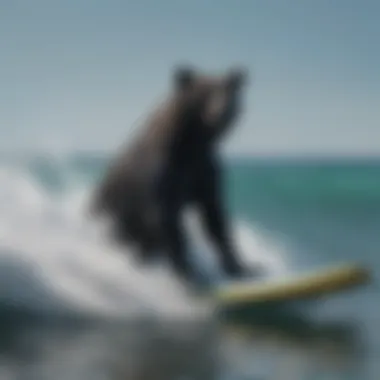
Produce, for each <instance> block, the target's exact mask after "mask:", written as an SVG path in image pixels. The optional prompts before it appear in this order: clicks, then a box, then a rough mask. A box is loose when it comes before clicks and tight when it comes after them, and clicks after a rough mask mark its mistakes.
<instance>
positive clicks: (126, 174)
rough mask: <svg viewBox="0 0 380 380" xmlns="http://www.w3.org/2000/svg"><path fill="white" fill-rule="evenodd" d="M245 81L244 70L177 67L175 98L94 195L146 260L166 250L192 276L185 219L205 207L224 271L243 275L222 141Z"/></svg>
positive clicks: (97, 206) (155, 116)
mask: <svg viewBox="0 0 380 380" xmlns="http://www.w3.org/2000/svg"><path fill="white" fill-rule="evenodd" d="M245 79H246V78H245V76H244V74H243V72H242V71H238V70H236V71H231V72H230V73H228V74H226V75H224V76H210V75H201V74H199V73H197V72H196V71H195V70H192V69H189V68H178V69H177V70H175V72H174V80H173V84H174V89H172V94H171V96H170V97H169V99H168V100H167V101H166V102H165V103H164V104H162V105H161V106H159V107H158V109H157V110H156V112H154V113H153V115H151V117H150V118H149V119H148V120H147V121H146V124H145V129H144V130H143V131H142V134H141V135H140V136H139V137H138V138H137V139H136V140H135V141H134V143H133V145H132V146H131V147H130V148H129V149H125V150H123V151H122V152H121V155H120V156H119V157H117V158H116V159H115V160H114V163H113V164H112V166H111V167H110V169H109V171H108V173H106V177H105V178H104V180H103V182H102V183H101V185H100V187H99V189H98V191H97V194H96V199H95V209H96V210H98V211H99V210H103V211H105V212H107V213H108V214H109V215H111V216H112V218H113V220H114V225H115V233H116V235H117V237H118V239H119V240H120V241H122V242H129V243H135V244H136V245H137V246H138V247H139V249H140V252H141V255H142V256H143V257H147V256H149V255H150V253H151V252H153V251H154V250H157V249H161V248H164V249H165V252H167V254H168V257H169V258H170V262H171V263H172V264H173V266H174V269H175V270H176V271H177V273H179V274H180V275H183V276H190V275H191V274H192V268H191V267H190V265H189V262H188V257H187V254H186V244H185V241H184V240H185V238H184V231H183V226H182V224H181V212H182V210H183V209H184V206H187V205H190V204H192V205H194V206H196V207H198V208H199V210H200V212H201V214H202V216H203V221H204V227H205V229H206V230H207V231H208V234H209V236H210V237H211V239H212V240H213V242H214V243H215V245H216V248H217V249H218V251H219V253H220V257H221V259H222V265H223V268H224V270H225V271H226V272H227V273H228V274H230V275H241V274H242V272H243V268H242V266H241V265H240V263H239V262H238V256H237V253H236V252H235V248H234V247H233V244H232V242H231V236H230V227H229V225H228V218H227V217H226V212H225V210H224V206H223V195H222V183H221V181H222V179H221V174H222V170H221V164H220V162H219V159H218V156H217V152H216V146H217V142H218V141H219V139H220V137H221V136H222V135H223V134H224V132H225V131H227V130H229V128H230V127H231V126H232V125H233V124H234V123H235V120H236V118H237V117H238V116H239V114H240V108H239V107H240V103H241V99H240V97H241V92H242V90H241V87H242V86H243V85H244V84H245ZM223 94H224V95H225V97H224V99H225V101H224V102H223V101H219V104H222V106H221V107H219V109H218V108H217V111H212V110H213V108H212V100H213V99H214V100H216V101H217V99H218V97H217V96H218V95H223ZM226 99H227V100H226ZM213 112H214V113H213Z"/></svg>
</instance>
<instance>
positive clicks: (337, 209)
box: [0, 155, 380, 380]
mask: <svg viewBox="0 0 380 380" xmlns="http://www.w3.org/2000/svg"><path fill="white" fill-rule="evenodd" d="M106 164H107V159H106V158H103V157H95V156H90V155H75V156H71V157H59V158H57V157H46V156H39V157H37V156H33V157H24V158H18V159H17V160H16V159H14V158H8V159H5V158H4V159H3V165H2V166H0V167H1V168H2V170H1V171H0V172H1V178H0V181H2V186H3V187H2V189H1V190H0V207H1V209H2V215H3V216H2V219H0V222H1V223H0V226H1V227H2V233H3V245H2V247H0V252H3V253H4V254H5V253H6V254H8V253H9V251H14V252H18V251H21V250H23V251H25V252H26V251H28V255H27V257H28V260H32V258H33V260H34V259H35V258H36V257H38V259H39V260H40V261H39V262H38V263H39V264H38V265H42V264H41V263H42V260H44V262H45V261H46V262H47V261H48V260H51V254H49V252H48V250H47V246H48V243H46V242H45V240H44V239H45V238H46V235H49V236H50V235H52V234H53V225H54V233H56V234H57V236H59V237H60V239H62V241H65V243H67V242H68V241H70V242H71V243H70V246H67V247H66V248H65V249H67V250H71V251H75V252H76V256H77V257H82V258H83V262H82V263H81V265H82V266H81V267H80V268H81V270H82V271H84V270H85V269H84V268H85V266H86V265H87V267H89V266H93V265H95V264H94V261H91V259H86V260H87V261H86V260H84V257H87V256H86V255H91V253H89V252H90V251H91V246H90V245H89V244H88V243H87V242H86V243H84V242H83V238H82V236H81V234H82V232H81V231H82V228H85V225H86V223H83V221H82V219H80V220H81V223H79V224H78V225H76V227H75V228H73V225H74V224H75V223H77V222H78V218H77V213H78V207H80V205H81V204H82V203H81V202H82V200H83V199H87V198H88V195H89V191H91V190H92V189H93V186H94V184H95V183H96V181H97V180H98V179H99V177H100V176H101V174H102V172H103V170H104V169H105V167H106ZM225 179H226V198H227V201H228V203H229V207H230V211H231V214H232V215H233V217H234V218H235V220H236V221H237V222H239V221H244V222H245V224H248V225H249V226H250V229H251V231H252V236H251V238H252V239H254V240H255V239H256V240H257V239H259V240H260V242H262V243H261V244H256V245H255V244H253V245H252V246H251V251H252V255H257V256H261V257H262V258H263V259H265V257H266V256H268V257H269V256H273V251H276V252H275V253H276V254H277V256H276V255H275V260H280V261H281V263H282V264H283V266H285V269H286V270H287V271H289V272H301V271H305V270H312V269H316V268H318V267H322V266H328V265H332V264H340V263H346V262H347V261H350V262H351V261H354V262H359V263H362V264H364V265H367V266H369V267H370V268H371V269H372V270H373V274H374V279H375V283H374V285H371V286H369V287H368V288H365V289H360V290H357V291H355V292H350V293H347V294H342V295H339V296H334V297H332V298H329V299H327V300H325V301H323V302H319V303H318V304H316V305H312V306H311V307H309V306H305V308H304V309H303V307H301V309H299V311H298V312H299V313H300V314H301V315H302V316H304V317H305V316H307V315H309V316H310V315H311V317H312V318H311V322H310V323H311V326H313V323H318V326H330V325H335V326H338V327H339V328H338V330H339V329H341V328H342V327H343V326H345V327H347V326H348V327H347V328H348V330H349V331H351V327H350V326H353V327H355V328H356V330H355V331H356V335H355V339H353V338H352V339H351V340H349V341H345V343H341V346H342V345H343V346H344V348H345V349H346V351H350V350H348V348H352V347H354V348H355V350H356V351H355V350H354V353H352V350H351V351H350V352H351V353H350V355H351V356H347V355H348V354H347V352H346V351H345V350H343V351H344V352H345V353H344V354H342V352H341V351H339V350H338V351H339V352H338V351H334V352H338V354H339V355H341V356H342V355H343V356H342V358H343V359H342V358H341V360H340V367H339V369H336V368H335V367H334V368H335V369H334V371H338V372H339V371H340V372H339V373H338V372H336V373H335V376H336V377H335V378H338V379H339V378H342V379H343V378H345V379H348V378H350V377H349V375H350V376H351V378H352V379H363V380H364V379H371V380H372V379H377V378H378V374H379V373H380V364H379V363H378V360H377V357H379V355H380V329H379V327H380V302H379V299H380V297H379V296H380V293H379V289H378V287H377V282H376V281H377V279H378V277H379V272H380V255H379V253H380V237H379V230H380V161H376V160H373V161H370V160H367V161H364V160H363V161H354V160H346V161H344V160H343V161H342V160H341V161H333V160H314V161H311V160H309V161H302V162H301V161H296V160H287V161H286V160H258V159H257V160H235V161H232V162H230V163H229V164H228V170H227V172H226V178H225ZM62 220H64V221H65V223H66V224H65V223H63V222H62ZM11 223H13V224H11ZM11 225H12V226H13V227H9V226H11ZM7 226H8V227H9V228H8V229H7ZM15 226H17V228H20V229H22V230H20V232H17V231H18V230H17V231H16V230H15V228H16V227H15ZM31 231H33V232H31ZM47 231H48V232H47ZM36 234H37V235H38V234H40V235H38V236H39V237H37V238H34V239H33V238H32V236H34V237H35V236H37V235H36ZM21 236H23V238H22V239H21ZM256 240H255V241H256ZM32 241H33V244H32V243H31V242H32ZM57 241H58V240H57ZM57 241H56V243H55V244H61V243H57ZM59 241H60V242H61V240H59ZM49 244H51V243H49ZM86 244H87V245H86ZM84 245H86V247H85V248H83V246H84ZM30 247H32V248H33V249H30V250H29V248H30ZM49 247H50V249H53V250H54V249H55V248H51V245H50V246H49ZM55 247H56V245H55ZM79 247H81V249H84V251H86V252H85V253H83V255H82V254H79V253H78V252H79ZM269 247H270V248H269ZM42 248H43V249H42ZM29 251H30V252H29ZM42 251H44V252H45V254H44V255H42V253H41V252H42ZM25 252H24V253H25ZM46 252H47V253H46ZM54 252H55V251H54ZM81 255H82V256H81ZM103 256H104V255H103ZM23 257H24V256H23ZM57 257H58V256H57ZM63 257H66V256H65V255H63V256H59V258H57V261H56V262H54V270H56V271H57V272H56V273H58V271H59V270H60V269H59V268H60V267H59V265H58V264H57V263H58V262H59V263H60V262H61V261H62V260H63V259H62V258H63ZM278 257H280V259H278ZM104 260H106V259H104ZM14 261H15V262H17V259H14ZM24 261H25V260H24V259H23V262H24ZM0 264H1V263H0ZM4 265H5V264H4ZM7 265H8V263H7ZM38 265H37V266H38ZM99 265H100V267H101V266H102V265H103V264H99ZM103 266H104V265H103ZM0 267H1V265H0ZM6 268H8V269H7V270H6V273H7V276H8V277H10V275H9V272H10V271H9V265H8V266H6ZM12 268H13V269H12V271H13V272H12V273H13V274H14V276H17V275H18V271H19V269H18V266H17V264H12ZM49 268H53V265H51V266H50V267H49ZM57 268H58V269H57ZM78 268H79V266H78ZM78 268H77V270H79V269H78ZM48 270H50V269H46V271H48ZM79 272H80V271H79ZM123 273H125V272H122V270H121V271H120V274H118V275H119V276H120V277H123V276H124V274H123ZM78 276H79V277H80V276H81V275H78ZM92 276H93V277H94V279H92V280H91V281H92V282H91V286H93V287H94V286H95V285H96V286H99V284H98V283H97V282H96V281H97V280H96V275H92ZM8 277H6V280H3V281H4V284H3V288H5V289H8V290H9V289H11V288H12V286H13V288H12V289H13V290H12V291H13V293H12V295H9V294H7V291H8V290H6V291H3V293H2V294H1V295H0V296H1V297H0V298H1V299H5V300H7V299H8V300H9V299H14V298H15V297H21V298H23V299H26V301H25V303H24V306H25V307H26V308H29V307H31V308H34V310H37V311H38V310H39V307H40V306H39V305H37V306H38V307H36V302H35V301H34V300H35V298H33V297H32V296H31V295H30V294H29V293H30V288H31V285H30V282H27V283H26V285H25V287H24V288H23V287H22V285H20V282H19V281H18V280H14V279H13V280H12V279H10V278H8ZM82 277H83V276H82ZM108 280H109V279H108ZM108 280H107V281H108ZM113 280H114V278H113ZM6 281H8V282H9V284H11V285H9V284H8V282H6ZM12 281H13V282H12ZM104 281H105V280H104ZM15 283H17V291H16V290H14V285H12V284H15ZM86 286H87V288H89V287H91V286H89V285H86ZM108 286H114V285H112V283H111V285H110V284H109V285H108ZM45 287H46V284H45ZM87 288H86V289H87ZM9 291H10V290H9ZM86 291H88V293H85V292H84V293H83V294H85V295H84V296H86V295H87V294H89V292H90V290H88V289H87V290H86ZM33 294H35V297H37V298H38V297H39V293H38V292H36V293H33ZM26 295H27V296H26ZM7 297H8V298H7ZM53 298H54V297H53ZM108 298H111V297H108ZM121 299H122V298H120V299H119V300H118V302H119V303H120V302H121V301H120V300H121ZM4 302H5V301H4ZM43 307H44V308H45V309H46V308H47V309H49V310H52V309H55V308H58V307H59V301H56V300H52V301H51V302H50V303H48V304H47V306H46V305H45V304H44V306H43ZM41 308H42V306H41ZM307 313H308V314H307ZM314 321H316V322H314ZM353 327H352V328H353ZM311 329H312V331H313V332H314V333H315V331H316V329H315V328H311ZM326 329H327V330H329V329H330V328H327V327H326ZM332 330H334V328H333V329H332ZM255 331H257V330H255ZM352 331H353V330H352ZM253 334H256V333H254V332H253ZM273 334H274V333H273V331H272V332H268V333H267V334H266V335H264V337H263V336H262V335H260V338H258V336H257V335H253V336H254V338H252V340H249V339H248V338H247V335H246V336H245V339H244V343H243V342H240V343H239V344H240V346H239V344H238V349H237V352H238V354H236V352H235V353H234V354H231V357H232V358H235V359H234V360H232V361H233V363H234V365H235V366H237V367H238V369H237V371H239V370H240V369H241V368H243V367H244V368H245V369H244V371H245V372H246V373H248V372H249V373H251V374H252V376H261V377H258V378H268V379H269V378H270V377H269V375H270V373H269V372H270V369H271V368H272V367H275V366H269V367H268V366H265V365H264V364H263V363H264V362H265V360H274V362H276V363H277V362H278V361H281V360H282V361H284V360H285V361H286V360H288V359H289V358H288V359H284V358H285V356H286V355H288V356H289V355H290V356H291V353H293V359H294V358H296V357H298V358H299V357H301V356H302V355H304V356H302V357H303V362H304V363H306V364H305V365H306V366H308V365H309V367H310V368H309V367H308V368H309V369H307V370H305V375H302V376H305V377H302V376H301V375H297V376H300V377H299V378H300V379H301V378H302V379H303V378H305V379H311V378H313V379H318V378H321V379H322V377H318V376H319V374H320V376H322V369H323V368H324V367H323V365H321V364H319V365H317V364H315V363H316V362H318V360H323V363H326V360H325V359H321V357H320V356H318V355H319V354H318V355H317V354H316V352H317V351H318V352H320V351H321V350H322V351H323V350H325V351H326V350H329V349H330V348H331V345H333V346H334V345H335V344H336V343H337V339H338V338H336V335H334V334H332V335H331V336H332V337H331V336H330V335H328V336H325V335H323V338H321V337H322V335H318V333H317V335H315V334H314V335H313V336H314V338H313V339H311V338H310V336H311V334H310V333H308V335H307V336H308V339H309V341H308V340H307V339H306V338H303V343H302V344H301V343H300V340H299V338H294V337H292V335H291V334H290V337H289V335H286V334H285V335H286V338H282V339H281V344H280V343H279V342H278V341H276V342H277V343H273V342H274V341H273ZM275 334H276V336H277V335H278V334H280V335H281V334H282V333H281V332H279V331H278V328H277V330H276V332H275ZM321 334H322V333H321ZM282 335H283V334H282ZM282 335H281V336H282ZM318 336H319V337H320V338H318ZM247 339H248V340H247ZM305 339H306V343H305ZM322 341H323V342H324V343H323V344H326V346H324V345H322V343H321V342H322ZM226 342H227V341H226ZM270 342H272V343H270ZM316 342H317V343H316ZM305 344H306V345H307V347H308V350H306V349H305ZM226 345H227V343H226ZM269 346H271V347H273V350H274V348H276V350H277V351H276V350H274V351H273V350H272V351H270V350H269V351H268V347H269ZM239 347H240V351H239ZM263 347H265V350H264V349H263ZM321 347H322V348H321ZM326 347H327V348H326ZM358 347H360V348H358ZM263 350H264V351H265V353H263ZM275 351H276V352H275ZM268 352H269V353H268ZM306 352H308V354H307V355H306ZM248 353H249V356H247V355H248ZM338 354H337V355H338ZM263 355H264V356H265V357H266V358H267V359H265V360H264V359H263ZM305 355H306V356H305ZM344 355H346V356H344ZM268 358H269V359H268ZM293 359H292V358H290V359H289V360H293ZM293 361H294V360H293ZM238 363H240V364H238ZM297 363H298V364H294V363H293V366H294V365H296V366H297V365H298V366H300V361H299V360H298V361H297ZM307 363H309V364H307ZM342 363H343V364H342ZM344 363H345V364H344ZM352 366H354V367H355V368H354V369H353V367H352ZM264 367H265V368H266V367H268V368H269V369H268V368H266V369H265V370H264ZM239 368H240V369H239ZM247 368H248V369H247ZM272 369H273V368H272ZM247 371H248V372H247ZM265 371H266V372H265ZM294 371H296V370H294ZM299 371H301V370H299ZM307 371H309V372H308V373H309V374H306V372H307ZM310 371H311V372H313V373H314V374H315V375H312V374H311V372H310ZM328 371H330V372H331V371H333V370H332V369H331V368H330V369H326V373H327V372H328ZM299 373H300V372H299ZM331 373H332V372H331ZM337 373H338V374H337ZM267 376H268V377H267ZM271 376H274V375H273V374H272V375H271ZM294 376H295V375H294ZM312 376H314V377H312ZM339 376H341V377H339ZM255 378H256V377H255ZM272 378H273V377H272Z"/></svg>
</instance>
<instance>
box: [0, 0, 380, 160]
mask: <svg viewBox="0 0 380 380" xmlns="http://www.w3.org/2000/svg"><path fill="white" fill-rule="evenodd" d="M379 19H380V2H379V1H377V0H373V1H371V0H356V1H354V0H318V1H314V0H287V1H285V0H261V1H259V0H240V1H239V0H236V1H233V0H208V1H205V0H192V1H188V2H187V1H184V0H182V1H181V0H160V1H158V0H150V1H148V0H133V1H132V0H124V1H123V0H102V1H100V0H91V1H90V0H87V1H86V0H33V1H26V0H24V1H22V0H12V1H6V0H0V52H1V56H0V57H1V58H0V84H1V91H0V141H1V147H2V148H4V147H8V148H9V147H13V148H15V149H16V148H17V149H24V148H30V147H32V148H35V147H46V146H49V145H50V146H53V147H56V148H57V149H68V148H70V147H74V148H78V149H114V148H115V147H117V146H118V145H119V144H120V142H121V141H122V140H125V139H128V136H129V135H130V133H131V131H132V129H133V127H134V125H133V122H134V120H136V119H137V118H138V117H139V116H140V115H142V114H143V113H144V112H145V111H146V110H147V108H149V107H150V106H151V105H153V104H154V103H155V102H156V100H157V99H159V98H160V95H162V94H165V91H166V90H167V86H168V81H169V78H168V75H169V74H170V69H171V67H172V65H173V64H175V63H177V62H191V63H194V64H195V65H198V66H199V67H200V68H205V69H208V70H213V69H216V70H218V69H222V70H223V69H225V68H226V67H228V66H230V65H232V64H234V63H242V64H244V65H246V66H247V67H248V68H249V69H250V70H251V71H252V73H254V76H255V78H254V81H253V82H252V84H251V87H250V88H249V92H248V98H247V113H246V115H245V117H244V119H243V120H242V123H241V125H240V127H239V129H237V130H236V131H235V132H234V134H233V136H232V138H231V140H230V141H229V143H228V145H227V148H228V150H229V151H230V152H233V153H243V154H292V155H293V154H322V155H326V154H328V155H331V154H333V155H337V154H338V155H340V154H342V155H351V154H360V155H366V154H371V155H373V154H379V153H380V45H379V41H380V22H379Z"/></svg>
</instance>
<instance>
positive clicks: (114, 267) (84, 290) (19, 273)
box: [0, 167, 285, 315]
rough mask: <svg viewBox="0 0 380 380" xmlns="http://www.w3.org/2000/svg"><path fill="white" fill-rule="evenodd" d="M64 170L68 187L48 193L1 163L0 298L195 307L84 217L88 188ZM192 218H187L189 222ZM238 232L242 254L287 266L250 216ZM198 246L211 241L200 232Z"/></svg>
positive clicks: (106, 309)
mask: <svg viewBox="0 0 380 380" xmlns="http://www.w3.org/2000/svg"><path fill="white" fill-rule="evenodd" d="M65 175H66V177H65V181H66V183H69V184H70V186H69V187H68V188H67V191H66V192H65V193H64V194H63V195H62V196H57V195H55V196H53V195H52V194H49V193H48V192H47V191H46V190H45V189H44V188H43V187H42V186H40V185H39V184H38V183H37V182H36V181H35V179H34V178H33V177H32V175H31V173H28V172H27V171H26V170H24V169H22V168H21V167H19V169H18V170H15V168H10V167H9V168H7V167H3V168H1V169H0V279H1V280H0V282H1V284H0V302H4V301H7V302H13V303H15V302H16V303H19V304H20V303H21V304H23V305H24V306H27V307H30V308H33V307H34V308H35V309H39V310H52V309H56V308H59V307H65V308H71V309H76V310H81V309H82V310H91V311H94V312H98V313H106V314H114V315H124V314H130V313H135V312H136V313H139V312H141V310H150V311H154V312H156V313H166V312H169V313H175V312H181V313H192V312H193V311H194V307H195V306H199V305H198V304H196V303H195V300H193V299H191V298H190V296H189V295H188V294H187V293H186V292H185V290H184V289H183V288H181V287H180V286H179V284H178V283H177V282H176V281H175V279H174V278H172V277H171V276H170V274H169V273H167V272H166V271H165V270H164V269H163V268H156V269H144V270H142V269H139V268H138V267H136V266H135V265H134V263H133V261H132V258H131V257H129V256H128V255H126V254H125V252H123V251H122V250H121V249H119V248H116V247H113V246H112V245H111V244H110V243H109V242H107V240H106V239H105V237H104V225H102V224H95V223H93V222H91V223H90V221H89V220H88V219H87V214H86V211H85V210H86V201H87V200H88V199H89V190H90V189H89V187H88V186H87V188H86V186H82V187H78V186H74V182H75V181H74V180H73V178H71V177H70V175H69V173H68V172H67V173H66V174H65ZM193 222H194V219H192V218H191V217H190V225H191V226H192V228H193V226H194V223H193ZM193 229H194V228H193ZM193 233H194V236H196V237H200V236H201V235H200V233H199V232H197V231H196V229H195V230H194V232H193ZM236 234H237V238H238V242H239V247H240V250H241V252H242V253H243V257H244V259H245V260H246V261H248V262H252V261H259V262H261V263H264V265H266V266H267V267H269V268H271V269H272V271H273V272H274V273H275V272H281V271H283V270H284V269H285V267H284V263H283V258H282V254H283V252H282V251H281V249H279V247H278V246H277V245H274V244H272V243H271V241H270V238H268V237H267V236H265V235H261V234H260V233H259V232H258V231H255V230H253V229H252V226H249V225H248V224H247V223H238V224H237V225H236ZM197 251H202V252H203V251H210V247H209V246H208V245H207V244H205V241H204V240H203V241H202V239H199V242H198V247H197ZM208 257H210V258H212V256H211V255H209V256H208ZM209 262H210V263H212V259H211V260H209ZM214 264H215V262H214Z"/></svg>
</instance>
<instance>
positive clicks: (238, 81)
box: [228, 67, 249, 89]
mask: <svg viewBox="0 0 380 380" xmlns="http://www.w3.org/2000/svg"><path fill="white" fill-rule="evenodd" d="M248 80H249V78H248V70H247V69H245V68H242V67H239V68H234V69H232V70H230V72H229V75H228V83H229V85H230V86H231V88H233V89H239V88H240V87H242V86H243V85H245V84H247V83H248Z"/></svg>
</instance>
